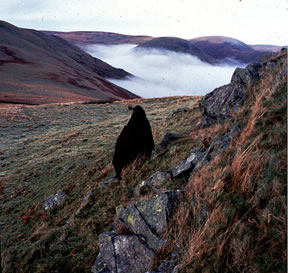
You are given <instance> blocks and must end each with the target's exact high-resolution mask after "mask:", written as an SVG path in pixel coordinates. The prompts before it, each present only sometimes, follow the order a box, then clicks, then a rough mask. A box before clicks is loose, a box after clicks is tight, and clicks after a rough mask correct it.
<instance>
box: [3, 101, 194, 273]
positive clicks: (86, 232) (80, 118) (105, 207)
mask: <svg viewBox="0 0 288 273" xmlns="http://www.w3.org/2000/svg"><path fill="white" fill-rule="evenodd" d="M197 101H198V98H191V97H179V98H177V97H176V98H162V99H150V100H134V101H129V102H128V101H127V102H126V101H122V102H115V103H112V104H103V105H96V104H66V105H65V104H64V105H47V106H34V107H14V108H6V109H0V112H1V114H0V120H1V121H0V124H1V125H0V126H1V133H0V138H1V141H0V143H1V144H0V160H1V161H0V193H1V195H0V198H1V204H3V205H2V207H1V219H0V228H1V259H2V267H3V268H2V270H3V271H2V272H12V271H13V270H15V272H18V271H19V268H21V269H22V270H23V271H22V272H54V271H56V272H59V270H60V268H61V272H72V271H71V270H72V269H73V270H74V272H75V270H76V269H77V272H90V268H91V266H92V264H93V262H94V260H95V257H96V255H97V248H98V247H97V238H98V234H100V233H101V232H103V231H104V230H109V229H111V224H112V222H113V219H114V217H115V208H116V207H117V206H119V205H120V204H125V203H127V202H131V201H132V200H133V198H134V197H133V190H134V188H135V186H136V185H137V184H138V183H140V182H141V179H145V178H147V177H148V176H149V175H151V174H152V173H154V172H155V171H157V170H158V168H159V167H160V168H161V169H162V170H165V169H169V168H170V167H172V166H173V164H175V163H176V162H178V161H179V160H181V159H183V158H185V157H186V156H187V154H188V153H189V150H190V147H191V145H192V144H191V141H190V139H189V138H186V139H185V138H184V139H182V140H181V141H179V142H178V143H176V144H175V146H173V148H172V149H171V150H170V151H169V152H167V153H159V155H158V157H157V158H155V159H154V160H150V161H149V162H147V163H146V164H145V165H144V166H143V167H142V168H138V167H137V166H134V169H133V168H132V170H131V171H130V172H129V171H126V175H125V179H124V180H123V181H122V182H121V184H120V183H119V184H118V185H112V186H110V187H108V188H102V189H101V188H100V187H99V186H98V185H99V182H101V181H103V180H104V179H106V178H109V177H112V176H113V175H114V171H113V167H112V165H111V160H112V156H113V152H114V145H115V142H116V138H117V136H118V135H119V133H120V131H121V129H122V128H123V126H124V125H125V124H126V122H127V121H128V119H129V117H130V115H131V111H129V110H128V107H127V106H128V104H133V105H136V104H141V105H142V106H143V107H144V109H145V110H146V113H147V117H148V119H149V120H150V122H151V126H152V128H153V135H154V140H155V143H156V145H157V144H159V143H160V141H161V140H162V137H163V135H164V134H165V133H166V132H167V131H170V132H178V133H181V132H182V133H186V131H191V130H192V128H193V127H195V126H196V125H195V124H196V123H197V122H198V121H199V110H198V103H197ZM182 107H186V108H189V109H191V111H188V112H186V113H184V112H180V113H178V114H176V116H175V117H172V118H170V119H168V120H166V118H167V116H168V115H169V114H170V113H171V112H173V111H174V110H177V109H178V108H182ZM187 114H189V115H187ZM157 147H158V146H157ZM135 172H136V174H135ZM174 187H178V185H175V186H174ZM93 189H95V190H96V193H95V196H94V198H92V200H90V201H89V203H88V204H87V206H86V207H85V209H84V210H83V211H82V212H81V213H80V214H79V215H77V216H75V218H74V221H72V222H73V223H72V224H71V225H70V226H69V225H66V221H67V220H68V219H69V218H70V216H71V215H72V214H73V213H75V211H76V210H77V209H78V208H79V206H80V204H81V202H82V199H83V198H84V196H85V195H86V194H87V193H88V192H89V191H90V190H93ZM58 191H65V192H66V199H65V202H64V204H63V205H62V206H61V207H59V208H56V209H52V210H51V211H48V212H47V211H45V210H44V208H43V202H44V200H45V198H47V197H48V196H49V195H50V194H55V193H56V192H58Z"/></svg>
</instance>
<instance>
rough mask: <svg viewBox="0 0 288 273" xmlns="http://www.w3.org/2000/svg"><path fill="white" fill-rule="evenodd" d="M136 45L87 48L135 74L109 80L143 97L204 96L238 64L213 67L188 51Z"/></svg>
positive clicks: (230, 73) (226, 79)
mask: <svg viewBox="0 0 288 273" xmlns="http://www.w3.org/2000/svg"><path fill="white" fill-rule="evenodd" d="M135 46H136V45H131V44H122V45H111V46H106V45H94V46H89V47H87V48H85V50H86V51H87V52H88V53H90V54H91V55H92V56H95V57H97V58H99V59H101V60H103V61H105V62H107V63H109V64H111V65H112V66H114V67H118V68H123V69H125V70H126V71H128V72H130V73H131V74H133V75H134V76H135V77H129V78H126V79H124V80H114V79H109V81H111V82H113V83H115V84H117V85H118V86H121V87H123V88H125V89H127V90H129V91H131V92H133V93H134V94H137V95H139V96H141V97H143V98H153V97H165V96H184V95H190V96H193V95H205V94H207V93H208V92H210V91H212V90H213V89H214V88H216V87H219V86H221V85H224V84H227V83H229V82H230V79H231V76H232V74H233V72H234V70H235V67H236V66H231V65H229V66H228V65H226V66H224V65H222V66H212V65H209V64H206V63H203V62H201V61H200V60H199V59H198V58H196V57H193V56H191V55H188V54H182V53H175V52H171V51H166V50H155V49H153V50H146V49H145V50H142V49H141V50H135Z"/></svg>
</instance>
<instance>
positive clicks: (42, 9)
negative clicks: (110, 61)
mask: <svg viewBox="0 0 288 273" xmlns="http://www.w3.org/2000/svg"><path fill="white" fill-rule="evenodd" d="M287 18H288V0H0V20H4V21H7V22H9V23H12V24H14V25H16V26H18V27H24V28H33V29H38V30H58V31H76V30H86V31H88V30H89V31H109V32H116V33H122V34H132V35H136V34H138V35H151V36H155V37H160V36H176V37H180V38H185V39H190V38H195V37H199V36H209V35H221V36H228V37H232V38H236V39H239V40H241V41H243V42H245V43H247V44H275V45H281V46H282V45H287V44H288V30H287V29H288V28H287V25H288V19H287Z"/></svg>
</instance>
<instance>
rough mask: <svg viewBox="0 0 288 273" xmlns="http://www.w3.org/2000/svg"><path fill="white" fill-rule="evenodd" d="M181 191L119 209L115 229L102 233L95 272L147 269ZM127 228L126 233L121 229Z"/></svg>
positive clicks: (162, 241)
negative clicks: (113, 231)
mask: <svg viewBox="0 0 288 273" xmlns="http://www.w3.org/2000/svg"><path fill="white" fill-rule="evenodd" d="M179 194H180V193H179V192H178V191H167V192H165V193H161V194H158V195H156V196H154V197H152V198H148V199H146V200H140V201H138V202H136V203H135V204H134V205H131V206H121V207H119V208H118V209H117V220H116V221H115V223H114V229H115V230H116V232H117V231H118V233H112V232H108V233H107V232H106V233H103V234H101V235H100V236H99V248H100V252H99V255H98V256H97V258H96V261H95V263H94V265H93V267H92V272H94V273H96V272H97V273H100V272H102V273H104V272H108V273H114V272H117V273H120V272H123V273H124V272H125V273H126V272H129V273H141V272H145V271H147V269H148V267H149V265H150V263H151V262H152V259H153V257H154V254H155V251H156V250H158V249H159V248H160V247H161V246H162V245H164V243H165V241H164V240H163V239H162V238H161V237H160V235H161V233H162V232H163V231H164V230H165V228H166V227H167V225H168V221H169V220H170V218H171V216H172V214H173V211H174V209H175V205H176V202H177V201H178V200H179ZM121 230H122V232H123V231H125V234H123V233H121V234H120V233H119V231H121Z"/></svg>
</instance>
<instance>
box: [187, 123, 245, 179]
mask: <svg viewBox="0 0 288 273" xmlns="http://www.w3.org/2000/svg"><path fill="white" fill-rule="evenodd" d="M240 132H241V128H240V127H239V126H238V125H236V126H233V127H232V129H231V130H230V131H229V132H227V133H226V134H225V135H223V136H220V137H218V138H216V139H215V140H214V141H212V143H211V144H210V145H209V147H208V149H207V150H206V151H205V153H204V155H203V156H202V158H201V160H199V161H198V162H197V164H196V166H195V168H194V170H193V171H196V170H198V169H200V168H202V167H203V166H204V165H206V164H208V163H209V162H210V161H211V160H212V159H214V158H215V156H216V155H218V154H221V153H223V152H224V151H225V150H226V149H227V147H228V146H229V144H230V143H231V141H232V139H233V137H234V134H238V133H240ZM192 174H193V173H192ZM190 178H191V177H190Z"/></svg>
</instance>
